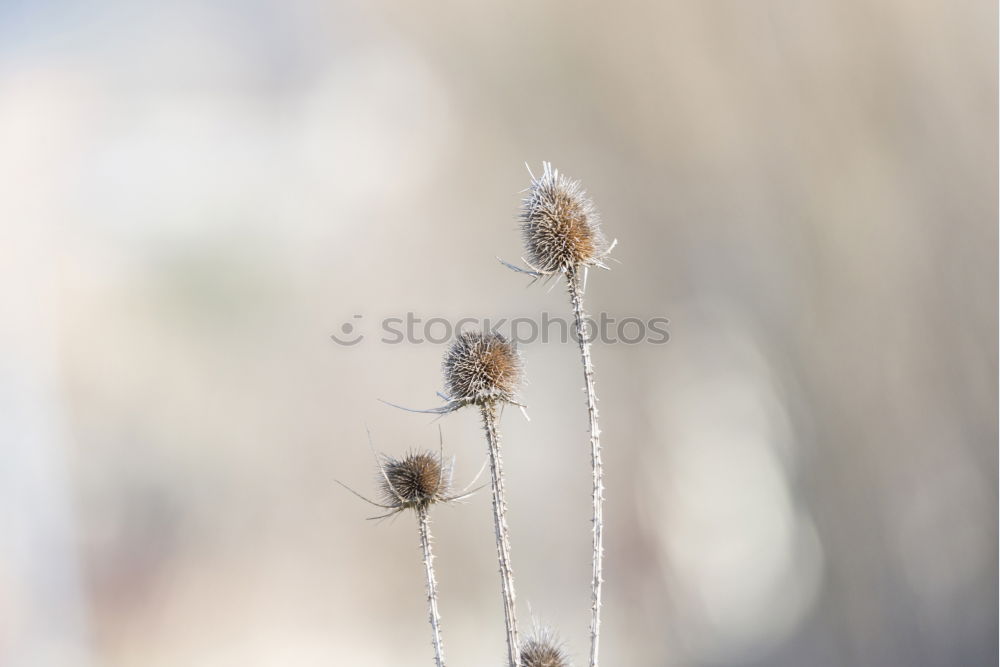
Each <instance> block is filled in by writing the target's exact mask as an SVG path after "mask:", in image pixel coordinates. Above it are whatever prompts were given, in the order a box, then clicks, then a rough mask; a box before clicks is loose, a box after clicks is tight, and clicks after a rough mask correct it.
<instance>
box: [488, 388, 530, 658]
mask: <svg viewBox="0 0 1000 667" xmlns="http://www.w3.org/2000/svg"><path fill="white" fill-rule="evenodd" d="M480 407H481V411H482V417H483V427H484V428H485V429H486V440H487V442H488V444H489V449H490V486H491V488H492V490H493V525H494V528H495V532H496V538H497V559H498V560H499V561H500V589H501V592H502V594H503V616H504V625H505V627H506V630H507V660H508V662H509V663H510V667H518V665H520V664H521V658H520V652H519V651H520V643H519V639H518V636H517V613H516V608H515V606H514V600H515V595H514V572H513V570H512V569H511V566H510V538H509V536H508V533H507V502H506V500H505V499H504V488H503V460H502V459H501V457H500V434H499V432H498V431H497V405H496V403H494V402H489V403H484V404H483V405H482V406H480Z"/></svg>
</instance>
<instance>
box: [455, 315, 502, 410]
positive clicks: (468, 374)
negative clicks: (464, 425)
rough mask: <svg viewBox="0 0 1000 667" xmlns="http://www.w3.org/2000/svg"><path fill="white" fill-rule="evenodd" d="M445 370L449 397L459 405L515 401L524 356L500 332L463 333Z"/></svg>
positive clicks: (456, 342)
mask: <svg viewBox="0 0 1000 667" xmlns="http://www.w3.org/2000/svg"><path fill="white" fill-rule="evenodd" d="M443 368H444V381H445V386H446V387H447V389H448V393H449V395H450V398H451V400H452V401H456V402H459V403H474V404H477V405H481V404H483V403H488V402H492V401H511V402H513V401H514V395H515V394H516V393H517V389H518V386H519V385H520V383H521V357H520V355H519V354H518V353H517V349H516V348H515V347H514V345H513V344H511V342H510V341H508V340H507V339H506V338H504V337H503V336H502V335H500V334H498V333H482V332H480V331H472V332H466V333H463V334H461V335H460V336H459V337H458V339H457V340H455V342H454V343H452V346H451V348H450V349H449V350H448V352H447V354H445V357H444V363H443Z"/></svg>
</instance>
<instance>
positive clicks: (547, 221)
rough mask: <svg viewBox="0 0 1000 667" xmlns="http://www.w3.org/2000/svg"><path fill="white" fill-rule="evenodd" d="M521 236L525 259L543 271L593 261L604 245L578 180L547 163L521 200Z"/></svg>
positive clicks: (588, 200) (588, 201) (583, 264)
mask: <svg viewBox="0 0 1000 667" xmlns="http://www.w3.org/2000/svg"><path fill="white" fill-rule="evenodd" d="M521 235H522V237H523V238H524V245H525V249H526V250H527V255H528V257H527V259H528V261H529V262H530V264H531V265H532V266H533V267H534V268H535V269H538V270H539V271H545V272H553V271H566V270H567V269H570V268H573V267H577V266H586V265H591V264H594V263H595V262H597V261H599V260H600V259H601V256H602V254H603V253H604V252H605V250H606V246H607V243H606V241H605V240H604V235H603V234H602V233H601V229H600V219H599V216H598V214H597V209H596V208H595V207H594V202H592V201H591V199H590V197H588V196H587V193H586V192H584V191H583V188H582V187H581V186H580V182H579V181H574V180H572V179H570V178H567V177H566V176H564V175H563V174H560V173H559V170H557V169H553V168H552V165H551V164H549V163H548V162H545V163H544V164H543V171H542V175H541V177H539V178H534V177H533V178H532V181H531V187H530V188H528V194H527V196H526V197H525V198H524V201H523V202H522V207H521Z"/></svg>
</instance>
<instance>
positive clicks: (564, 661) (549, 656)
mask: <svg viewBox="0 0 1000 667" xmlns="http://www.w3.org/2000/svg"><path fill="white" fill-rule="evenodd" d="M520 667H569V658H567V657H566V654H565V652H563V650H562V648H561V647H560V646H559V644H558V643H557V642H556V641H555V640H554V639H553V638H552V637H549V636H548V635H542V636H538V637H534V638H532V639H529V640H527V641H526V642H524V643H523V644H522V645H521V665H520Z"/></svg>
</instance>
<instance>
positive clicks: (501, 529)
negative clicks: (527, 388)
mask: <svg viewBox="0 0 1000 667" xmlns="http://www.w3.org/2000/svg"><path fill="white" fill-rule="evenodd" d="M529 174H530V170H529ZM521 232H522V236H523V239H524V244H525V247H526V258H522V259H523V261H524V262H525V264H526V265H527V267H528V268H527V269H525V268H521V267H517V266H514V265H512V264H508V263H507V262H503V260H501V262H503V264H505V265H506V266H508V267H509V268H511V269H513V270H515V271H518V272H520V273H524V274H527V275H529V276H531V277H532V279H533V280H532V282H535V281H536V280H539V279H546V280H547V279H551V278H552V277H554V276H557V275H560V274H561V275H564V276H565V277H566V286H567V290H568V292H569V297H570V306H571V308H572V310H573V316H574V321H575V334H576V338H577V341H578V343H579V347H580V359H581V362H582V364H583V375H584V381H585V384H586V395H587V415H588V426H589V432H590V454H591V467H592V471H593V492H592V501H593V503H592V504H593V570H592V580H591V622H590V665H591V667H597V664H598V653H599V647H600V634H601V594H602V584H603V582H604V578H603V557H604V518H603V506H604V467H603V463H602V461H601V440H600V436H601V431H600V427H599V425H598V420H597V393H596V391H595V388H594V367H593V363H592V361H591V356H590V327H589V326H588V323H587V318H586V312H585V310H584V306H583V295H584V290H585V287H586V283H587V272H588V270H589V269H590V267H599V268H604V269H607V268H608V267H607V266H606V264H605V263H604V260H605V259H606V258H607V257H608V254H609V253H610V252H611V250H612V249H613V248H614V246H615V242H614V241H612V242H611V243H610V244H608V243H607V242H606V241H605V239H604V236H603V234H602V233H601V229H600V224H599V219H598V215H597V210H596V209H595V208H594V204H593V202H591V200H590V198H589V197H588V196H587V195H586V193H585V192H584V191H583V189H582V188H581V187H580V184H579V182H577V181H573V180H570V179H568V178H566V177H565V176H562V175H560V174H559V172H558V171H556V170H555V169H553V168H552V165H550V164H549V163H544V167H543V171H542V175H541V177H540V178H535V176H534V175H533V174H531V187H530V188H529V189H528V191H527V196H526V197H525V199H524V202H523V206H522V211H521ZM442 370H443V372H444V388H445V392H446V393H439V394H438V395H439V396H440V397H441V398H442V399H444V401H445V403H444V405H442V406H439V407H436V408H430V409H427V410H412V409H410V408H404V407H402V406H399V405H395V404H393V403H388V405H392V406H394V407H397V408H402V409H403V410H408V411H410V412H424V413H430V414H436V415H439V416H441V415H446V414H449V413H451V412H454V411H456V410H458V409H460V408H463V407H466V406H474V407H476V408H478V409H479V414H480V417H481V418H482V421H483V430H484V431H485V433H486V444H487V452H488V455H489V456H488V459H487V462H488V464H489V468H490V489H491V492H492V499H493V503H492V507H493V527H494V536H495V538H496V547H497V561H498V563H499V569H500V593H501V598H502V602H503V612H504V628H505V639H506V644H507V664H508V666H509V667H566V666H568V665H569V660H568V658H567V656H566V653H565V651H564V650H563V648H562V646H561V645H560V643H559V642H557V641H556V640H555V638H554V635H553V634H552V633H551V632H549V631H540V632H535V633H533V634H532V636H531V637H529V638H528V639H527V640H526V641H524V642H523V643H522V642H521V639H520V635H519V632H518V623H517V604H516V603H517V596H516V594H515V592H514V572H513V568H512V567H511V557H510V535H509V530H508V527H507V499H506V490H505V488H504V471H503V456H502V447H501V439H500V431H499V419H500V415H501V413H502V411H503V408H504V406H505V405H507V404H510V405H516V406H518V407H519V408H521V410H522V411H524V405H522V404H521V403H520V402H519V400H518V390H519V389H520V387H521V384H522V381H523V376H524V371H523V365H522V361H521V356H520V354H519V353H518V351H517V348H516V347H515V346H514V344H513V343H511V342H510V341H509V340H507V339H506V338H505V337H504V336H502V335H501V334H498V333H493V332H479V331H473V332H465V333H461V334H460V335H459V336H458V337H457V338H456V339H455V341H454V342H453V343H452V345H451V346H450V347H449V348H448V351H447V352H446V353H445V356H444V360H443V362H442ZM525 416H527V415H525ZM369 442H370V438H369ZM373 452H374V449H373ZM375 458H376V462H377V464H378V470H379V475H380V480H379V487H380V491H381V502H376V501H373V500H369V499H368V498H365V497H364V496H361V494H358V493H357V492H356V491H354V490H353V489H349V490H351V492H352V493H355V494H356V495H359V496H360V497H362V498H364V500H365V501H367V502H369V503H371V504H372V505H375V506H376V507H379V508H381V509H384V510H388V511H387V512H386V513H384V514H381V515H379V516H376V517H372V518H373V519H384V518H387V517H391V516H394V515H396V514H398V513H399V512H402V511H403V510H406V509H413V510H414V511H415V512H416V514H417V520H418V526H419V532H420V548H421V552H422V554H423V561H424V566H425V570H426V578H427V602H428V607H429V613H430V623H431V628H432V630H433V639H434V651H435V659H436V664H437V666H438V667H443V665H444V648H443V646H442V642H441V619H440V616H439V614H438V600H437V583H436V579H435V576H434V567H433V561H434V556H433V553H432V551H431V534H430V518H429V508H430V507H431V505H434V504H438V503H447V502H453V501H457V500H461V499H462V498H465V497H467V496H468V495H469V494H467V493H465V490H463V491H462V492H461V493H459V494H457V495H449V494H450V488H451V466H450V465H446V464H445V461H444V458H443V456H442V455H441V454H440V453H439V454H438V455H437V456H436V457H435V456H434V454H433V453H429V452H415V453H410V454H407V455H406V456H405V457H404V458H402V459H394V458H391V457H388V456H385V455H378V454H376V455H375ZM480 472H482V471H480ZM477 478H478V476H477Z"/></svg>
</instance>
